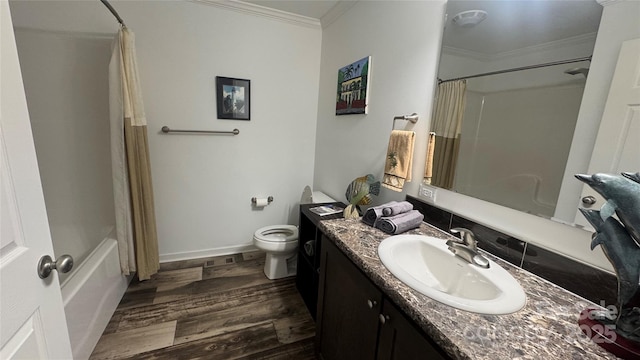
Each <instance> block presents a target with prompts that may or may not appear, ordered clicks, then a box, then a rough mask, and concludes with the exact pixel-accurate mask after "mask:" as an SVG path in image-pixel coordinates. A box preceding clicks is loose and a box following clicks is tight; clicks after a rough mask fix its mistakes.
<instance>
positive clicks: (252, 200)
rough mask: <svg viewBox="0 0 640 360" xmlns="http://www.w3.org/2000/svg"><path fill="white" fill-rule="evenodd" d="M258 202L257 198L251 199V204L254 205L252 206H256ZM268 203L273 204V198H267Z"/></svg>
mask: <svg viewBox="0 0 640 360" xmlns="http://www.w3.org/2000/svg"><path fill="white" fill-rule="evenodd" d="M257 201H258V199H257V198H255V197H252V198H251V203H252V204H255V203H256V202H257ZM267 201H268V202H269V204H271V202H272V201H273V196H269V197H268V198H267Z"/></svg>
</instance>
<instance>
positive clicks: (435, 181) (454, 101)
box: [431, 80, 467, 189]
mask: <svg viewBox="0 0 640 360" xmlns="http://www.w3.org/2000/svg"><path fill="white" fill-rule="evenodd" d="M466 90H467V82H466V80H456V81H448V82H443V83H440V85H438V98H437V101H436V108H435V111H434V114H433V125H432V127H431V130H432V131H434V132H435V133H436V138H435V149H434V154H433V178H432V180H431V184H432V185H434V186H438V187H441V188H444V189H451V188H452V187H453V178H454V175H455V171H456V163H457V160H458V150H459V148H460V130H461V128H462V117H463V115H464V107H465V103H466Z"/></svg>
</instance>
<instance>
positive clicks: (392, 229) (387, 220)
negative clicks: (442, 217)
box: [376, 210, 424, 235]
mask: <svg viewBox="0 0 640 360" xmlns="http://www.w3.org/2000/svg"><path fill="white" fill-rule="evenodd" d="M423 219H424V216H423V215H422V214H421V213H420V212H419V211H418V210H411V211H407V212H405V213H402V214H398V215H396V216H391V217H385V216H383V217H381V218H379V219H378V221H377V222H376V227H377V228H378V229H380V230H382V231H384V232H386V233H387V234H392V235H397V234H400V233H403V232H405V231H407V230H411V229H415V228H417V227H418V226H420V224H421V223H422V220H423Z"/></svg>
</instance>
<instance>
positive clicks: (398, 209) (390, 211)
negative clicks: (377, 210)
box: [382, 201, 413, 216]
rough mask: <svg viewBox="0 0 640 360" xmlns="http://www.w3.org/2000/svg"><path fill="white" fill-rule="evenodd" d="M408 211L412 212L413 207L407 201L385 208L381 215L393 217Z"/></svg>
mask: <svg viewBox="0 0 640 360" xmlns="http://www.w3.org/2000/svg"><path fill="white" fill-rule="evenodd" d="M409 210H413V205H412V204H411V203H410V202H408V201H400V202H397V203H395V204H391V205H389V206H385V207H384V208H383V209H382V215H384V216H394V215H398V214H402V213H404V212H407V211H409Z"/></svg>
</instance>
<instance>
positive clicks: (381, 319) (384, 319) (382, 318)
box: [378, 314, 389, 325]
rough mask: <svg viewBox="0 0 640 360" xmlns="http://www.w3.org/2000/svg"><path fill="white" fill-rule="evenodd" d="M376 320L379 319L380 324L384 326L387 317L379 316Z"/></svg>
mask: <svg viewBox="0 0 640 360" xmlns="http://www.w3.org/2000/svg"><path fill="white" fill-rule="evenodd" d="M378 318H379V319H380V324H382V325H384V324H386V322H387V320H389V315H383V314H380V315H379V316H378Z"/></svg>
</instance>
